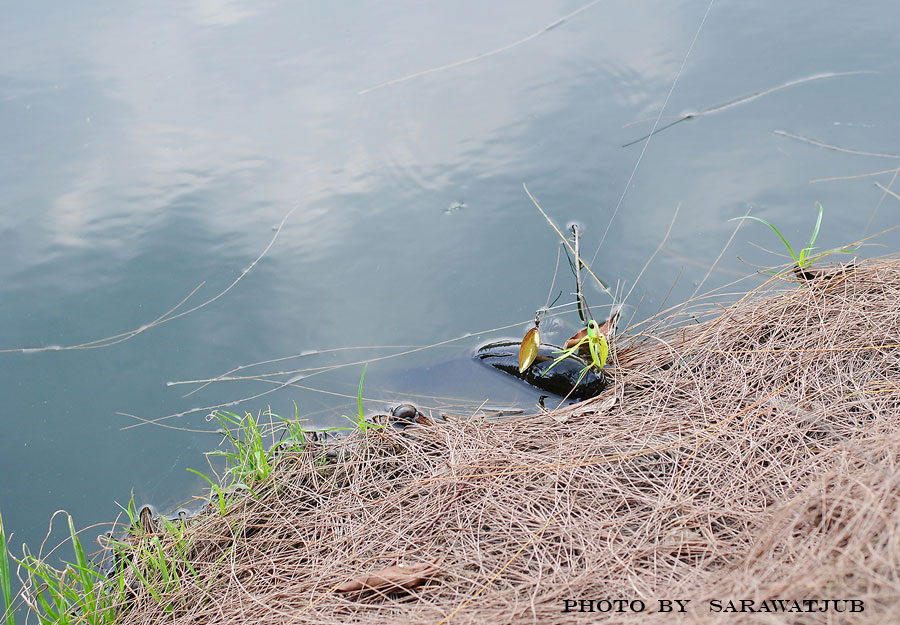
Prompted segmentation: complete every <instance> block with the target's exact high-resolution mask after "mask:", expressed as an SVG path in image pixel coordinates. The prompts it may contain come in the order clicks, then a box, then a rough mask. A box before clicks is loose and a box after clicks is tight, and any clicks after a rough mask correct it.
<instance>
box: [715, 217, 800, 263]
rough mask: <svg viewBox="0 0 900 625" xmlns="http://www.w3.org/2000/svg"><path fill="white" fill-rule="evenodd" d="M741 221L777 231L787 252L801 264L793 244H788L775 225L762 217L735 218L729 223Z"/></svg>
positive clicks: (795, 261)
mask: <svg viewBox="0 0 900 625" xmlns="http://www.w3.org/2000/svg"><path fill="white" fill-rule="evenodd" d="M739 219H752V220H753V221H758V222H759V223H761V224H765V225H767V226H769V227H770V228H771V229H772V230H774V231H775V234H777V235H778V238H779V239H781V242H782V243H784V246H785V247H786V248H787V251H788V252H789V253H790V255H791V258H793V259H794V263H796V264H799V263H800V259H798V258H797V255H796V254H794V249H793V248H792V247H791V244H790V243H788V242H787V239H785V238H784V236H783V235H782V234H781V231H780V230H778V228H776V227H775V224H773V223H772V222H770V221H767V220H765V219H763V218H762V217H757V216H755V215H743V216H741V217H733V218H732V219H729V220H728V221H736V220H739Z"/></svg>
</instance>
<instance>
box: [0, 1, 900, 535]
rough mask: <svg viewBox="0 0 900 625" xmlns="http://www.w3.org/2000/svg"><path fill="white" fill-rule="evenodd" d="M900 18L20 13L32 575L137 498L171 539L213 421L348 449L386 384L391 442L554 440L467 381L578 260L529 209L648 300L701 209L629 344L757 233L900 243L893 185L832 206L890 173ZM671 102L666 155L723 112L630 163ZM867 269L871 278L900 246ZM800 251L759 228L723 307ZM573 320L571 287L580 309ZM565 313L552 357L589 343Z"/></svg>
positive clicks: (20, 188)
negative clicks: (490, 426)
mask: <svg viewBox="0 0 900 625" xmlns="http://www.w3.org/2000/svg"><path fill="white" fill-rule="evenodd" d="M51 5H52V6H51ZM898 13H900V8H898V5H897V4H896V3H893V2H887V1H881V2H873V3H868V4H867V5H866V6H865V7H858V6H851V5H850V4H847V3H843V2H805V3H781V4H777V5H775V4H772V3H767V2H743V3H738V4H735V3H724V2H721V3H713V4H709V3H708V2H669V1H662V0H658V1H655V2H649V1H648V2H624V1H622V2H615V1H609V2H593V3H590V4H584V3H578V2H533V1H529V2H522V1H516V2H493V3H482V2H466V1H463V2H454V3H444V4H434V5H432V6H427V7H426V6H423V5H422V4H421V3H414V2H392V3H358V2H342V3H322V2H316V3H293V2H279V1H273V2H244V1H241V0H198V1H195V2H190V3H187V4H184V3H171V2H165V1H163V2H153V3H141V4H138V5H135V4H129V5H127V6H126V5H122V6H119V5H110V4H109V3H89V2H82V3H77V4H73V3H64V2H55V3H49V4H48V3H40V4H39V5H38V4H21V3H20V4H17V5H16V6H12V5H9V4H7V5H5V6H4V7H3V8H2V9H0V139H2V140H0V163H2V166H0V255H2V263H0V349H3V350H4V351H3V352H2V353H0V372H2V375H0V397H2V409H3V416H2V434H0V511H2V514H3V518H4V521H5V524H6V527H7V530H8V531H12V532H15V534H16V536H15V538H14V539H13V546H14V551H15V552H16V553H20V545H21V542H22V541H25V542H28V543H29V545H31V546H33V547H36V546H37V543H39V542H40V540H41V538H42V537H43V535H44V533H45V531H46V527H47V522H48V520H49V518H50V516H51V514H52V513H53V511H54V510H57V509H60V508H64V509H66V510H68V511H69V512H71V513H72V514H73V515H74V516H75V518H76V523H77V524H78V525H79V526H85V525H88V524H92V523H99V522H103V521H108V520H110V519H112V518H113V517H114V516H115V515H116V513H117V507H116V505H115V503H114V502H121V503H125V502H126V501H127V500H128V498H129V496H130V493H131V492H132V490H133V491H134V494H135V499H136V500H137V501H138V502H139V503H142V502H150V503H153V504H155V505H156V506H157V507H159V508H160V509H163V510H167V509H174V508H175V507H177V506H178V505H180V504H181V503H182V502H184V501H186V500H187V499H189V497H190V496H191V495H192V494H197V493H200V492H201V491H203V489H204V488H205V485H204V484H203V483H202V482H201V480H200V478H198V477H196V476H194V475H193V474H190V473H188V472H187V471H186V470H185V469H186V467H194V468H199V469H204V468H206V459H205V457H204V455H203V452H205V451H208V450H211V449H214V448H215V447H216V445H217V444H218V443H219V437H218V436H217V435H216V434H215V433H214V430H215V429H216V424H214V423H210V422H208V421H207V420H206V415H207V414H208V413H209V411H210V410H211V408H212V407H215V406H220V405H224V404H229V406H228V407H227V409H229V410H235V411H239V412H241V411H244V410H248V411H251V412H254V413H256V412H258V411H260V410H265V409H267V408H269V407H271V410H272V411H273V412H276V413H279V414H282V415H293V414H294V411H295V406H296V410H297V411H298V412H299V414H300V416H302V417H305V418H307V419H308V420H309V424H310V426H311V427H332V426H338V425H341V424H346V421H345V420H343V419H342V418H341V415H342V414H350V413H351V411H352V410H353V409H354V407H355V404H356V393H357V386H358V384H359V380H360V377H361V375H362V373H363V363H364V362H368V365H367V368H366V373H365V388H364V392H363V395H364V398H365V401H364V405H365V408H366V409H367V410H369V411H373V412H374V411H380V410H384V409H385V408H386V407H388V406H390V405H392V404H394V403H397V402H399V401H412V402H413V403H415V404H416V405H417V406H419V407H420V408H422V409H425V410H426V411H427V410H431V411H432V412H433V413H435V414H437V413H441V412H445V413H449V414H472V413H473V412H474V411H475V410H477V409H478V408H479V406H484V408H485V409H490V408H496V407H500V408H504V407H505V408H513V407H519V408H532V407H533V406H534V402H535V400H536V398H537V395H536V393H534V392H532V391H531V390H530V389H528V388H527V387H524V386H522V385H521V384H519V383H517V382H515V381H513V380H508V379H505V378H504V377H503V376H502V375H500V374H496V373H494V372H492V371H489V370H488V369H486V368H484V367H483V366H482V365H480V364H478V363H476V362H475V361H474V360H472V352H473V350H474V349H475V348H476V347H477V346H478V345H480V344H482V343H484V342H486V341H488V340H497V339H500V338H504V337H510V338H516V337H521V336H522V335H523V333H524V332H525V330H526V328H527V327H528V326H529V323H530V320H531V319H532V318H533V317H534V313H535V309H536V308H538V307H541V306H543V305H544V304H545V302H546V299H547V293H548V290H549V288H550V284H551V281H552V280H553V276H554V269H555V267H556V261H557V250H558V249H559V238H558V237H557V235H556V233H555V232H554V231H553V230H552V229H551V227H550V226H549V225H548V223H547V222H546V221H545V219H544V218H543V217H542V216H541V214H540V213H539V212H538V210H537V209H536V208H535V206H534V205H533V203H532V202H531V200H530V199H529V198H528V196H527V195H526V193H525V191H524V189H523V183H524V184H527V186H528V188H529V189H530V190H531V191H532V193H534V195H535V197H536V198H538V200H539V201H540V203H541V205H542V206H543V207H544V208H545V210H546V211H547V212H548V214H549V215H550V217H551V218H552V219H553V220H554V221H555V222H556V223H557V224H559V225H560V227H564V226H565V225H566V224H568V223H570V222H577V223H580V224H581V225H582V228H583V249H584V254H583V255H584V256H585V258H586V259H588V260H592V268H593V270H594V272H595V273H597V274H598V276H600V277H601V278H602V279H604V280H606V281H607V282H609V283H610V284H612V285H615V284H617V283H619V284H623V285H625V288H626V290H627V289H629V288H630V287H631V285H632V283H633V282H634V280H635V279H636V277H637V276H638V274H639V272H640V270H641V268H642V266H643V265H644V263H645V262H646V261H647V259H648V258H650V256H651V254H652V253H653V251H654V250H655V249H656V248H657V246H658V245H659V244H660V242H661V241H662V240H663V237H664V236H665V234H666V231H667V229H668V228H669V224H670V222H671V221H672V218H673V215H674V214H675V211H676V207H679V208H678V215H677V219H676V220H675V222H674V225H673V226H672V230H671V234H670V235H669V237H668V239H667V240H666V243H665V246H664V247H663V249H662V250H661V251H660V253H659V254H658V255H657V256H656V258H655V260H654V261H653V263H652V264H651V265H650V267H649V269H648V271H647V272H646V273H645V274H644V275H643V277H642V278H641V280H640V282H639V283H638V285H637V287H636V288H635V290H634V292H633V293H632V295H631V297H630V298H629V300H628V303H627V306H626V310H627V313H628V314H627V316H628V317H629V318H630V317H631V316H632V315H633V316H634V317H633V318H634V319H636V320H637V319H641V318H644V317H646V316H648V315H650V314H653V313H654V312H656V311H657V310H658V309H659V308H660V306H662V305H663V303H664V302H665V301H668V302H669V303H676V302H679V301H682V300H684V299H685V298H687V297H690V296H691V295H692V294H693V293H694V291H695V289H696V288H697V287H698V285H700V284H701V282H703V281H704V277H705V276H706V275H707V274H708V273H709V271H708V269H709V267H710V266H711V265H713V263H715V261H716V259H717V257H719V255H720V253H722V250H723V247H724V246H725V245H726V243H727V242H728V240H729V237H731V236H732V233H733V231H734V228H735V225H736V224H735V223H729V222H728V219H730V218H732V217H736V216H739V215H742V214H744V213H745V212H746V211H747V210H752V214H755V215H758V216H761V217H765V218H767V219H770V220H772V221H773V222H775V223H777V224H778V225H779V227H781V228H782V230H783V232H784V233H785V235H786V236H787V237H788V238H789V240H791V241H795V242H797V246H798V247H802V244H803V243H802V242H803V240H804V237H808V236H809V233H810V230H811V229H812V225H813V223H814V222H815V217H816V209H815V203H816V202H817V201H819V202H821V203H822V204H823V205H824V206H825V218H824V220H823V225H822V231H821V234H820V237H819V240H818V242H817V244H818V245H819V246H821V247H822V248H823V249H824V248H829V247H834V246H837V245H841V244H845V243H848V242H852V241H854V240H856V239H858V238H860V237H863V236H865V235H867V234H871V233H874V232H877V231H879V230H881V229H883V228H886V227H889V226H893V225H897V224H898V223H900V201H898V198H896V197H893V196H891V195H889V194H886V193H885V192H884V191H883V190H882V189H881V188H879V187H877V186H876V185H875V183H880V184H881V185H884V186H885V187H890V185H891V184H892V183H893V177H894V175H893V173H892V171H888V173H882V174H879V175H875V176H866V177H858V178H853V179H843V180H831V181H824V182H811V181H812V180H816V179H822V178H833V177H842V176H850V175H857V174H865V173H869V172H876V171H885V170H893V169H895V168H897V166H898V165H900V159H898V157H897V156H896V155H897V154H898V153H900V124H898V121H897V116H896V112H895V108H894V106H895V105H896V102H897V101H898V96H900V67H898V65H897V59H898V58H900V39H898V38H897V36H896V24H897V23H898V19H897V18H898V17H900V15H898ZM563 17H566V19H565V20H563V21H562V22H559V20H560V19H561V18H563ZM701 25H702V27H701ZM776 87H783V88H781V89H777V90H773V89H774V88H776ZM767 90H772V91H767ZM753 94H761V95H760V97H757V98H750V99H746V100H745V99H744V98H746V97H747V96H751V95H753ZM734 101H737V102H736V103H735V105H734V106H729V107H722V108H718V107H719V106H720V105H723V104H725V103H729V102H734ZM664 104H665V109H664V110H663V111H662V118H661V119H660V120H659V127H663V126H665V125H666V124H668V123H670V122H672V121H674V120H676V119H678V118H679V117H682V116H684V115H685V114H686V113H689V112H694V113H697V112H704V111H706V112H705V113H703V114H700V115H697V116H695V117H694V118H693V119H690V120H687V121H684V122H683V123H678V124H676V125H674V126H672V127H671V128H668V129H666V130H665V131H663V132H660V133H659V134H656V135H655V136H653V137H652V139H651V140H650V141H649V142H648V141H647V140H646V139H644V140H643V141H639V142H637V143H635V144H634V145H631V146H629V147H623V145H624V144H627V143H629V142H632V141H634V140H636V139H640V138H642V137H644V136H645V135H646V134H647V133H648V132H649V131H650V129H651V128H652V127H653V126H654V120H655V119H656V118H657V116H659V115H660V113H661V107H663V105H664ZM646 120H649V121H646ZM792 135H793V136H792ZM796 137H804V138H808V139H813V140H815V141H817V142H820V143H819V144H815V143H811V142H809V141H804V140H801V139H798V138H796ZM822 144H827V145H830V146H836V147H840V148H842V149H846V150H853V151H856V152H852V151H839V150H835V149H831V148H829V147H825V146H823V145H822ZM871 154H875V155H871ZM878 155H881V156H878ZM895 188H896V189H898V190H900V185H896V186H895ZM282 223H283V225H281V226H280V224H282ZM876 241H877V242H879V243H882V244H884V245H885V247H884V248H878V247H873V248H866V249H863V250H861V251H860V252H858V253H861V254H864V255H878V254H882V253H885V252H891V251H894V250H896V249H897V244H898V236H897V234H895V233H890V234H887V235H884V236H882V237H880V238H879V239H877V240H876ZM601 243H602V244H601ZM753 243H758V244H759V245H760V246H762V247H764V248H768V249H769V250H772V251H767V250H765V249H760V248H758V247H754V246H753V245H752V244H753ZM270 244H271V245H270ZM780 247H781V244H780V243H779V242H778V240H777V238H776V237H775V235H774V233H772V232H771V231H770V230H769V229H767V228H766V227H765V226H763V225H761V224H757V223H745V224H744V226H743V227H742V228H741V229H740V231H739V232H738V234H737V236H736V237H735V238H734V240H733V241H732V242H731V244H730V246H729V247H728V248H727V250H725V252H724V254H722V255H721V259H720V260H719V261H718V263H717V264H716V270H715V271H713V272H711V274H710V275H709V278H708V279H706V280H705V282H704V283H703V285H702V288H703V290H707V289H711V288H714V287H717V286H720V285H722V284H725V283H727V282H729V281H731V280H733V279H734V278H735V276H737V275H745V274H748V273H752V272H753V271H755V270H757V269H758V268H759V267H767V266H772V265H776V264H780V263H782V262H784V259H783V257H782V256H779V254H783V252H784V250H783V248H782V249H779V248H780ZM773 252H774V253H773ZM257 259H259V260H258V262H254V261H256V260H257ZM248 269H249V271H247V270H248ZM198 285H202V286H200V288H199V290H197V291H196V293H194V294H193V295H192V296H191V297H190V298H189V299H188V300H187V301H186V302H184V303H182V304H181V305H180V306H179V307H177V308H176V306H178V305H179V303H180V302H182V300H183V299H184V298H185V297H186V296H188V295H189V294H191V293H193V291H194V289H195V288H196V287H198ZM573 288H574V286H573V279H572V276H571V273H570V272H569V270H568V267H567V266H566V262H565V260H563V261H562V262H561V268H560V271H559V276H558V280H557V285H556V287H555V289H554V290H555V291H556V292H558V291H562V292H563V296H562V298H561V299H560V303H568V302H571V301H572V297H571V292H572V290H573ZM742 288H744V287H742ZM219 294H222V295H221V297H216V296H217V295H219ZM554 295H555V294H554ZM587 296H588V299H589V301H590V302H591V303H592V306H594V307H595V308H596V309H598V310H599V311H601V312H597V311H595V314H597V316H601V315H602V311H603V310H608V305H609V304H610V299H609V298H608V297H607V296H606V295H605V294H603V293H602V292H601V291H600V290H599V289H598V288H596V287H595V286H591V287H589V288H588V289H587ZM209 300H212V301H209ZM207 301H209V303H208V304H206V305H204V306H202V307H200V308H197V309H196V310H193V312H190V313H189V314H185V315H183V316H179V317H177V318H176V317H175V315H177V314H179V313H181V312H186V311H189V310H191V309H193V308H194V307H195V306H197V305H200V304H203V303H204V302H207ZM172 309H175V310H174V313H169V314H168V316H164V315H166V313H167V311H171V310H172ZM564 310H567V311H569V312H568V313H567V314H566V315H560V316H556V317H552V318H551V317H548V320H547V322H546V326H545V332H546V336H547V338H549V339H550V340H554V341H562V340H565V337H566V336H567V335H568V334H569V333H571V332H573V331H574V330H576V329H577V328H578V319H577V317H576V316H575V314H574V313H572V312H571V310H572V309H571V307H569V308H566V309H564ZM160 318H162V320H163V321H164V322H163V323H154V321H155V320H158V319H160ZM496 328H503V329H501V330H496V331H492V330H494V329H496ZM138 330H140V331H139V332H137V331H138ZM110 337H112V338H110ZM434 344H437V345H436V346H435V347H431V348H428V349H421V350H418V349H417V348H420V347H423V346H429V345H434ZM48 347H50V348H54V347H55V349H46V348H48ZM300 354H304V356H302V357H297V358H291V359H287V360H280V361H278V360H276V359H281V358H285V357H290V356H297V355H300ZM385 357H386V358H385ZM263 361H272V362H268V363H265V364H259V365H256V366H254V367H247V368H242V369H238V370H237V371H235V372H233V373H232V374H231V375H230V376H229V377H241V378H243V379H241V380H229V381H224V380H220V381H217V382H215V383H213V384H210V385H208V386H206V387H205V388H202V389H201V390H200V391H198V392H197V393H195V394H192V395H190V396H187V397H185V394H186V393H188V392H190V391H191V390H194V389H196V388H197V387H198V385H196V384H195V385H190V384H174V385H173V384H169V383H170V382H181V381H190V380H204V379H211V378H215V377H217V376H220V375H222V374H225V373H227V372H230V371H232V370H234V369H236V368H238V367H242V366H244V365H249V364H253V363H259V362H263ZM336 365H346V366H342V367H336ZM322 367H325V369H322ZM316 368H319V369H318V370H317V369H316ZM304 370H307V371H304ZM319 371H321V373H319ZM278 372H293V373H286V374H283V375H278V376H276V375H274V374H275V373H278ZM313 373H315V375H310V374H313ZM253 376H255V377H253ZM286 380H293V382H294V384H292V385H289V386H284V385H283V382H284V381H286ZM248 397H252V399H247V400H245V401H239V400H241V399H243V398H248ZM181 413H184V414H181ZM128 415H131V416H128ZM172 415H179V416H172ZM161 417H169V418H167V419H164V420H162V421H157V422H156V424H155V425H148V424H146V423H145V421H144V420H148V419H151V420H153V419H159V418H161ZM133 426H137V427H133Z"/></svg>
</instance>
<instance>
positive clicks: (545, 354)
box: [475, 341, 606, 400]
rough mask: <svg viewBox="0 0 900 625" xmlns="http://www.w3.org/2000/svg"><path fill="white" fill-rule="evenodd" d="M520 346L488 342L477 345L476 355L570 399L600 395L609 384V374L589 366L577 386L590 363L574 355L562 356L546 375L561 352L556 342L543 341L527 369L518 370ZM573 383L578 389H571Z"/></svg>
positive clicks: (486, 362)
mask: <svg viewBox="0 0 900 625" xmlns="http://www.w3.org/2000/svg"><path fill="white" fill-rule="evenodd" d="M519 347H520V343H519V342H518V341H499V342H497V343H488V344H487V345H483V346H482V347H479V348H478V350H477V351H476V352H475V358H477V359H479V360H481V362H483V363H484V364H486V365H490V366H491V367H494V368H495V369H499V370H500V371H503V372H504V373H508V374H510V375H512V376H515V377H517V378H519V379H520V380H523V381H525V382H527V383H528V384H530V385H532V386H534V387H535V388H538V389H540V390H542V391H546V392H548V393H553V394H554V395H559V396H560V397H565V396H566V395H568V396H569V398H570V399H576V400H582V399H589V398H591V397H596V396H597V395H599V394H600V393H601V392H602V391H603V389H604V388H605V387H606V376H605V375H604V374H603V373H602V372H601V373H597V372H596V371H594V370H593V369H589V370H588V371H587V373H585V374H584V377H583V378H582V379H581V382H580V383H578V386H575V383H576V382H577V381H578V376H580V375H581V371H582V369H584V368H585V367H586V366H587V363H586V362H584V361H583V360H581V359H580V358H576V357H573V356H570V357H569V358H565V359H563V360H562V361H560V363H559V364H557V365H556V366H555V367H553V369H550V371H549V372H548V373H547V375H543V374H544V373H545V372H546V371H547V369H549V368H550V365H552V364H553V362H554V361H555V360H556V359H557V358H559V356H560V353H561V352H562V349H560V348H559V347H556V346H554V345H546V344H543V345H541V346H540V348H539V349H538V355H537V358H535V359H534V363H533V364H532V365H531V366H530V367H529V368H528V369H526V370H525V371H524V372H519ZM573 387H574V388H575V390H572V388H573ZM569 391H571V394H569Z"/></svg>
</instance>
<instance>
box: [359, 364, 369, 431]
mask: <svg viewBox="0 0 900 625" xmlns="http://www.w3.org/2000/svg"><path fill="white" fill-rule="evenodd" d="M368 366H369V365H368V363H367V364H364V365H363V372H362V375H361V376H360V377H359V391H358V392H357V393H356V406H357V409H358V411H359V413H358V414H359V418H360V420H365V417H364V416H363V409H362V390H363V382H364V381H365V379H366V367H368Z"/></svg>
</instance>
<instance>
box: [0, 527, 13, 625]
mask: <svg viewBox="0 0 900 625" xmlns="http://www.w3.org/2000/svg"><path fill="white" fill-rule="evenodd" d="M0 589H2V594H3V603H2V604H0V607H3V615H4V617H5V619H4V621H5V622H6V625H16V619H14V618H13V613H12V608H13V597H12V586H11V584H10V576H9V551H7V545H6V531H5V530H4V529H3V515H2V514H0Z"/></svg>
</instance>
